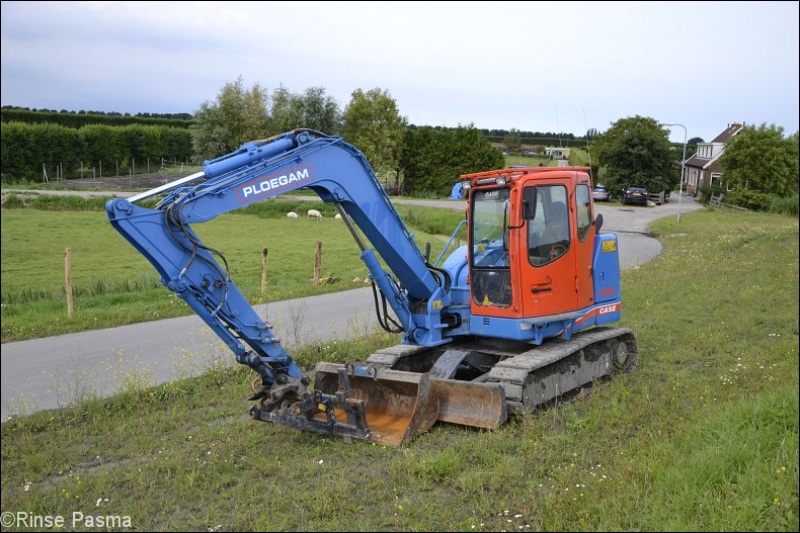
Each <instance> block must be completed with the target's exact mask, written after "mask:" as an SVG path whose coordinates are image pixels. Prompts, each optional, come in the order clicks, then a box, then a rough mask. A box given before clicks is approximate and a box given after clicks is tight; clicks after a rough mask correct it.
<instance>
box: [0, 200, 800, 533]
mask: <svg viewBox="0 0 800 533" xmlns="http://www.w3.org/2000/svg"><path fill="white" fill-rule="evenodd" d="M3 211H4V212H3V216H4V218H3V224H4V225H3V235H4V237H3V238H4V239H5V238H6V237H5V235H6V231H7V226H6V225H5V223H6V219H5V217H6V215H7V214H8V213H6V210H3ZM247 216H255V215H247ZM248 220H249V219H248ZM92 227H94V225H93V226H92ZM651 229H652V230H653V231H654V233H655V234H656V235H658V236H659V237H660V238H661V240H662V242H663V244H664V248H665V252H664V254H663V255H662V256H661V257H660V258H659V259H657V260H655V261H653V262H652V263H648V264H646V265H643V266H641V267H638V268H635V269H630V270H626V271H624V272H623V301H624V304H625V307H624V311H623V321H622V323H621V325H622V326H625V327H630V328H632V329H633V330H634V331H636V333H637V336H638V340H639V345H640V357H639V366H638V368H637V370H636V372H634V373H633V374H630V375H628V376H625V377H623V378H618V379H615V380H613V381H611V382H609V383H604V384H601V385H597V386H595V387H594V388H593V389H592V390H591V391H590V393H589V394H585V395H582V396H581V397H579V399H578V400H577V401H574V402H571V403H568V404H563V405H559V406H557V407H556V408H554V409H550V410H547V411H542V412H539V413H536V414H533V415H529V416H526V417H522V418H518V419H514V420H512V421H511V422H509V423H508V424H506V425H504V426H503V427H502V428H500V429H499V430H496V431H483V430H474V429H471V428H465V427H461V426H454V425H449V424H437V425H436V426H434V427H433V428H432V429H431V430H430V431H428V432H427V433H425V434H423V435H421V436H420V437H418V438H417V439H415V440H413V441H412V442H410V443H409V444H407V445H405V446H403V447H400V448H384V447H381V446H375V445H370V444H365V443H356V444H345V443H344V442H342V440H340V439H336V438H325V437H320V436H318V435H314V434H310V433H302V432H298V431H295V430H291V429H288V428H282V427H274V426H270V425H266V424H261V423H258V422H254V421H252V420H250V419H249V418H247V417H246V416H244V414H243V413H244V412H245V411H246V409H247V408H248V407H249V404H248V402H246V401H245V398H246V396H247V395H248V393H249V387H248V383H249V381H250V379H251V378H252V375H251V374H250V373H249V371H248V370H247V369H245V368H240V367H234V366H231V365H220V366H219V367H218V368H215V369H212V370H210V371H208V372H207V373H206V374H204V375H203V376H200V377H197V378H192V379H187V380H182V381H175V382H171V383H167V384H164V385H161V386H158V387H153V388H143V389H142V388H131V390H128V391H124V392H123V393H121V394H118V395H116V396H114V397H112V398H109V399H99V398H93V399H89V400H87V401H86V402H84V403H81V404H79V405H76V406H74V407H70V408H66V409H62V410H58V411H50V412H41V413H37V414H34V415H30V416H25V417H14V418H12V419H10V420H9V421H8V422H6V423H4V424H3V425H2V439H0V442H1V443H2V465H3V468H2V488H3V490H2V511H3V513H4V518H3V520H4V523H3V530H9V531H11V530H24V529H44V528H43V527H40V528H29V527H27V528H26V527H25V523H24V522H23V521H22V519H25V520H27V523H28V524H30V522H31V521H32V520H34V519H35V518H36V517H43V516H51V517H64V519H65V520H66V522H67V527H65V528H63V529H74V530H92V529H97V528H96V527H91V526H87V521H86V519H87V517H90V518H91V519H92V520H95V522H94V523H95V524H96V523H98V521H103V520H104V521H105V522H104V523H105V524H110V525H111V526H112V527H109V528H108V529H126V528H127V529H136V530H147V531H157V530H164V531H239V530H265V531H297V530H300V531H797V530H798V528H799V524H798V416H799V410H798V393H799V391H798V299H799V298H798V296H799V294H798V274H799V273H800V268H799V265H798V263H799V258H798V220H797V218H789V217H784V216H778V215H767V214H754V213H745V212H738V211H732V210H713V211H712V210H706V211H699V212H693V213H689V214H687V215H686V216H685V217H683V218H682V221H681V222H680V223H677V222H676V221H675V220H672V219H664V220H661V221H659V222H657V223H655V224H653V225H652V226H651ZM259 246H260V244H259ZM3 251H4V252H5V251H6V241H5V240H4V241H3ZM5 255H6V254H5V253H4V254H3V256H4V261H5V260H6V259H5ZM110 255H111V256H112V257H113V255H114V254H113V253H112V254H110ZM31 264H34V263H31ZM4 265H5V263H4ZM52 268H54V269H55V266H53V267H52ZM4 269H5V266H4ZM3 280H4V281H3V284H4V290H5V284H6V278H5V270H4V275H3ZM4 313H5V311H4ZM5 322H6V317H5V315H4V316H3V323H4V324H5ZM4 327H5V325H4ZM396 341H397V339H396V338H394V337H392V336H389V335H387V334H376V335H374V336H372V337H365V338H362V339H358V340H356V341H349V342H344V341H342V342H337V341H333V342H326V343H325V344H320V345H310V346H306V347H304V348H303V349H302V350H301V351H300V353H298V354H297V358H298V360H299V361H302V362H303V365H304V368H311V367H313V365H314V364H315V362H316V361H320V360H324V361H340V362H341V361H343V360H346V359H351V360H363V358H364V357H366V356H367V355H368V354H369V353H371V352H372V351H374V350H375V349H377V348H380V347H383V346H386V345H388V344H393V343H394V342H396ZM6 513H12V514H11V515H8V517H7V516H6ZM76 513H77V515H76ZM76 518H77V519H79V520H78V521H77V522H75V521H74V520H75V519H76ZM116 526H119V527H116ZM128 526H129V527H128ZM54 529H55V528H54Z"/></svg>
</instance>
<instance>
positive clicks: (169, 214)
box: [106, 130, 461, 438]
mask: <svg viewBox="0 0 800 533" xmlns="http://www.w3.org/2000/svg"><path fill="white" fill-rule="evenodd" d="M301 188H307V189H311V190H313V191H314V192H316V193H317V194H318V195H319V197H320V198H321V199H322V200H323V201H325V202H331V203H333V204H335V206H336V208H337V209H338V210H339V212H340V213H342V215H343V218H344V219H345V222H346V223H347V224H348V227H349V228H350V230H351V233H352V234H353V236H354V237H355V238H356V241H357V243H358V245H359V247H360V248H361V255H360V256H361V258H362V260H363V261H364V262H365V264H366V266H367V268H368V269H369V271H370V276H371V279H372V280H373V282H374V283H375V284H376V285H377V286H378V288H379V289H380V292H381V293H382V295H383V297H384V298H385V301H386V302H388V304H389V305H390V306H391V308H392V310H393V311H394V314H395V316H396V317H397V319H398V321H399V327H398V328H397V331H398V332H402V333H403V342H404V343H407V344H417V345H421V346H435V345H439V344H444V343H447V342H449V340H450V338H449V337H448V333H447V332H448V330H450V329H452V328H457V327H458V326H459V325H460V323H461V317H459V316H454V314H453V313H450V312H448V308H449V306H450V303H451V302H450V296H449V294H448V291H449V283H450V280H449V279H447V278H448V275H447V273H446V272H445V271H443V270H441V269H437V268H435V267H433V266H432V265H430V264H429V263H428V261H427V259H426V257H425V256H424V255H423V254H422V252H421V251H420V250H419V248H418V246H417V245H416V244H415V242H414V240H413V236H412V235H411V234H410V233H409V231H408V229H407V228H406V226H405V224H404V223H403V221H402V219H401V217H400V215H399V214H398V213H397V211H396V210H395V208H394V206H393V205H392V203H391V201H390V200H389V198H388V196H387V195H386V193H385V191H384V189H383V187H382V186H381V185H380V183H379V181H378V179H377V177H376V175H375V173H374V171H373V170H372V168H371V167H370V165H369V163H368V162H367V161H366V159H365V158H364V156H363V155H362V154H361V152H360V151H359V150H357V149H356V148H355V147H353V146H352V145H350V144H348V143H346V142H344V141H343V140H342V139H341V138H340V137H334V136H327V135H323V134H320V133H318V132H314V131H312V130H296V131H292V132H288V133H285V134H283V135H280V136H277V137H273V138H271V139H267V140H263V141H257V142H251V143H247V144H244V145H243V146H242V147H241V148H240V149H239V150H238V151H236V152H233V153H231V154H228V155H225V156H223V157H220V158H218V159H214V160H212V161H206V162H205V163H204V165H203V170H202V171H201V172H198V173H196V174H193V175H191V176H188V177H186V178H183V179H180V180H177V181H175V182H172V183H169V184H166V185H164V186H162V187H158V188H156V189H153V190H151V191H147V192H145V193H141V194H138V195H136V196H133V197H131V198H129V199H122V198H118V199H112V200H109V202H108V203H107V204H106V211H107V214H108V218H109V221H110V222H111V224H112V226H113V227H114V228H115V229H116V230H117V231H119V233H121V234H122V235H123V236H124V237H125V238H126V239H127V240H128V241H129V242H130V243H131V244H132V245H133V246H134V247H135V248H136V249H137V250H138V251H139V252H140V253H141V254H142V255H144V256H145V257H146V258H147V259H148V260H149V261H150V263H152V264H153V266H154V267H155V268H156V269H157V271H158V272H159V274H160V276H161V281H162V283H163V284H164V285H165V286H166V287H167V288H168V289H170V290H171V291H173V292H174V293H175V294H177V295H178V296H179V297H181V298H182V299H183V300H184V301H186V303H187V304H188V305H189V306H190V307H191V308H192V309H193V310H194V311H195V312H196V313H197V314H198V315H199V316H200V317H201V318H202V319H203V320H204V321H205V322H206V324H208V326H209V327H210V328H211V329H212V330H213V331H214V332H215V333H216V334H217V335H218V336H219V337H220V338H221V339H222V340H223V341H224V342H225V343H226V345H227V346H228V347H229V348H230V349H231V350H232V351H233V352H234V353H235V355H236V360H237V361H238V362H239V363H242V364H245V365H247V366H249V367H251V368H252V369H253V370H254V371H256V372H257V373H258V375H259V376H260V377H261V386H260V387H259V388H258V389H257V390H256V393H255V395H254V396H253V399H260V400H262V401H264V402H266V403H267V404H268V408H267V409H266V410H265V409H262V410H261V414H260V415H259V416H260V417H261V418H262V419H263V418H264V416H265V415H264V414H263V413H264V412H265V411H266V412H268V414H269V415H268V416H269V417H270V418H271V421H274V422H278V423H283V424H285V425H291V426H295V427H299V428H300V429H305V430H311V431H316V432H322V433H340V434H343V435H351V436H355V437H359V438H365V434H366V433H368V432H369V429H368V428H367V427H366V422H365V418H364V414H363V409H364V406H363V401H358V400H356V399H354V398H351V397H350V391H349V386H348V385H347V375H343V376H341V379H342V381H343V387H342V388H343V391H342V392H341V393H337V394H335V395H326V394H322V393H320V392H319V391H310V392H309V391H307V385H308V384H309V383H310V379H309V378H308V377H307V376H306V375H305V373H304V372H303V371H302V370H301V369H300V368H299V367H298V365H297V364H296V363H295V362H294V360H293V359H292V358H291V357H290V356H289V354H287V353H286V351H285V350H284V349H283V347H282V346H281V344H280V342H279V340H278V339H277V337H276V336H275V335H274V334H273V331H272V327H271V325H270V324H269V323H268V322H265V321H264V320H262V319H261V318H260V317H259V316H258V314H257V313H256V312H255V310H254V309H253V308H252V306H251V305H250V304H249V302H248V301H247V300H246V298H245V297H244V296H243V295H242V294H241V292H240V291H239V290H238V288H237V287H236V285H235V284H234V283H233V282H232V280H231V279H230V277H229V275H228V268H227V262H226V261H225V258H224V256H223V255H222V253H220V252H219V251H217V250H214V249H213V248H210V247H208V246H206V245H204V244H203V243H202V241H201V240H200V239H199V238H198V236H197V235H196V233H195V232H194V231H193V230H192V228H191V225H192V224H196V223H202V222H206V221H208V220H211V219H213V218H215V217H217V216H219V215H221V214H223V213H226V212H229V211H232V210H235V209H240V208H243V207H245V206H247V205H250V204H253V203H255V202H261V201H264V200H267V199H269V198H273V197H275V196H278V195H281V194H285V193H287V192H291V191H294V190H298V189H301ZM162 195H163V198H162V199H161V200H160V201H159V202H158V203H157V204H156V206H155V208H147V207H142V206H139V205H137V202H140V201H141V200H143V199H146V198H150V197H155V196H162ZM355 226H357V227H358V229H360V230H361V233H362V234H363V236H364V237H365V238H366V240H367V241H368V243H369V245H371V246H372V247H374V250H375V251H373V249H371V248H370V247H369V246H368V243H367V242H364V240H363V239H362V238H361V236H360V235H359V233H358V232H357V231H356V229H355ZM375 252H377V253H378V254H379V255H380V257H381V258H382V259H383V260H384V262H385V263H386V265H387V266H388V268H389V271H385V270H384V269H383V268H382V266H381V265H380V263H379V261H378V258H377V257H376V254H375ZM348 370H349V371H350V372H352V371H353V369H348ZM359 371H361V372H363V371H365V370H358V369H357V370H356V372H359ZM334 409H343V410H344V411H345V412H346V414H347V417H346V418H347V421H346V422H345V421H340V420H335V417H334V416H333V414H332V413H333V410H334ZM320 410H322V412H324V413H325V416H323V417H320V416H319V415H318V413H319V412H320ZM315 415H316V417H315Z"/></svg>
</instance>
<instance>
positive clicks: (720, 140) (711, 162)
mask: <svg viewBox="0 0 800 533" xmlns="http://www.w3.org/2000/svg"><path fill="white" fill-rule="evenodd" d="M743 127H744V125H743V124H739V123H737V122H734V123H733V124H728V127H727V128H725V130H724V131H723V132H722V133H720V134H719V135H717V136H716V137H715V138H714V140H713V141H711V142H710V143H701V144H705V145H708V144H721V145H723V149H722V150H719V151H717V153H716V154H715V155H713V156H712V157H710V158H709V157H700V156H698V155H697V154H698V153H699V151H698V152H697V153H695V154H694V155H693V156H692V157H690V158H689V159H687V160H686V163H685V165H686V166H688V167H695V168H701V169H705V170H709V171H711V172H722V166H721V165H720V163H719V158H720V157H721V156H722V154H723V153H724V152H725V149H724V145H725V143H727V142H728V139H730V138H731V137H734V136H736V135H737V134H738V133H739V132H740V131H742V128H743Z"/></svg>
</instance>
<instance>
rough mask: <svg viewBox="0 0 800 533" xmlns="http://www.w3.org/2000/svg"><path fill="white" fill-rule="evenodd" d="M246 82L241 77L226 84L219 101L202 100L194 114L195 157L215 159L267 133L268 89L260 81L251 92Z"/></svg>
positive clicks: (220, 93)
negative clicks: (246, 87)
mask: <svg viewBox="0 0 800 533" xmlns="http://www.w3.org/2000/svg"><path fill="white" fill-rule="evenodd" d="M243 84H244V82H243V80H242V77H241V76H239V77H238V78H237V79H236V81H235V82H233V83H227V84H225V86H224V87H223V88H222V90H220V92H219V94H218V95H217V101H216V102H213V103H209V102H203V104H202V105H201V106H200V110H199V111H197V113H195V125H194V129H193V132H194V135H195V138H194V147H195V154H196V156H198V157H200V158H201V159H212V158H215V157H219V156H221V155H224V154H227V153H229V152H233V151H235V150H236V149H238V148H239V147H240V146H241V145H242V144H243V143H245V142H248V141H253V140H256V139H262V138H264V137H265V136H266V133H267V128H268V125H269V115H268V113H267V103H268V96H267V91H266V90H265V89H262V88H261V86H259V84H257V83H256V84H255V85H253V87H252V88H251V89H250V90H249V91H248V90H245V89H244V87H243Z"/></svg>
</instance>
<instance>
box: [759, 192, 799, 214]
mask: <svg viewBox="0 0 800 533" xmlns="http://www.w3.org/2000/svg"><path fill="white" fill-rule="evenodd" d="M799 201H800V198H799V197H798V195H797V194H795V195H794V196H770V198H769V206H768V207H767V210H768V211H769V212H770V213H779V214H783V215H791V216H795V217H796V216H798V215H800V213H799V212H798V211H800V204H798V202H799Z"/></svg>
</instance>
